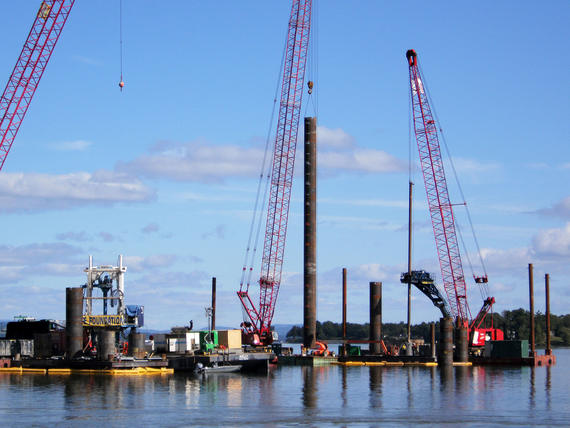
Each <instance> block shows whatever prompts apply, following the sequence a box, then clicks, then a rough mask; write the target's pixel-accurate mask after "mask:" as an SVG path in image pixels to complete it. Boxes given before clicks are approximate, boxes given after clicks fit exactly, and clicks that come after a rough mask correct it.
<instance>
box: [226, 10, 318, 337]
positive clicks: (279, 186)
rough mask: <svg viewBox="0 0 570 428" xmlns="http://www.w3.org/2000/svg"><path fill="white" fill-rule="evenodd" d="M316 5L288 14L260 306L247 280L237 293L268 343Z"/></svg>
mask: <svg viewBox="0 0 570 428" xmlns="http://www.w3.org/2000/svg"><path fill="white" fill-rule="evenodd" d="M311 8H312V1H311V0H293V5H292V8H291V16H290V19H289V29H288V33H287V46H286V50H285V61H284V67H283V80H282V83H281V101H280V103H279V116H278V123H277V132H276V135H275V146H274V150H273V163H272V170H271V183H270V190H269V204H268V209H267V221H266V226H265V241H264V245H263V256H262V261H261V275H260V279H259V286H260V295H259V306H258V307H256V306H255V305H254V303H253V301H252V300H251V298H250V296H249V284H247V285H244V284H243V283H242V285H241V286H240V291H238V293H237V294H238V297H239V299H240V301H241V303H242V305H243V307H244V310H245V312H246V313H247V317H248V318H249V320H250V322H251V326H250V328H251V333H252V334H256V335H258V337H259V341H260V342H261V343H262V344H269V343H271V341H272V335H271V331H270V329H271V320H272V319H273V314H274V312H275V303H276V301H277V295H278V294H279V286H280V284H281V270H282V266H283V255H284V251H285V238H286V235H287V220H288V215H289V201H290V198H291V187H292V183H293V168H294V164H295V151H296V145H297V132H298V129H299V118H300V114H301V101H302V96H303V82H304V77H305V65H306V61H307V52H308V47H309V35H310V30H311Z"/></svg>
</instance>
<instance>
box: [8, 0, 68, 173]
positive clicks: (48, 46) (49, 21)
mask: <svg viewBox="0 0 570 428" xmlns="http://www.w3.org/2000/svg"><path fill="white" fill-rule="evenodd" d="M74 3H75V0H44V1H42V3H41V5H40V8H39V10H38V12H37V14H36V19H35V20H34V23H33V24H32V28H31V30H30V33H29V34H28V38H27V39H26V42H25V43H24V47H23V48H22V51H21V53H20V56H19V57H18V61H17V62H16V65H15V67H14V70H13V71H12V74H11V75H10V78H9V79H8V84H7V85H6V88H5V89H4V92H3V93H2V96H1V97H0V170H2V167H3V166H4V162H5V161H6V157H7V156H8V153H9V152H10V149H11V148H12V144H13V143H14V140H15V138H16V135H17V134H18V130H19V129H20V125H21V124H22V121H23V120H24V117H25V115H26V112H27V111H28V107H29V106H30V103H31V101H32V98H33V96H34V93H35V92H36V89H37V87H38V84H39V82H40V79H41V78H42V75H43V73H44V70H45V68H46V66H47V64H48V62H49V59H50V57H51V54H52V53H53V50H54V48H55V45H56V43H57V41H58V40H59V36H60V34H61V31H62V30H63V27H64V25H65V22H66V21H67V18H68V16H69V13H70V12H71V8H72V7H73V4H74Z"/></svg>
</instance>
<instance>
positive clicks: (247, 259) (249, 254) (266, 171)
mask: <svg viewBox="0 0 570 428" xmlns="http://www.w3.org/2000/svg"><path fill="white" fill-rule="evenodd" d="M286 46H287V45H286V44H285V46H284V47H283V53H282V55H281V64H280V66H279V72H278V73H277V74H278V77H277V84H276V87H275V93H274V95H273V107H272V109H271V117H270V120H269V127H268V129H267V137H266V139H265V151H264V153H263V161H262V163H261V171H260V173H259V180H258V183H257V192H256V195H255V203H254V207H253V215H252V219H251V224H250V228H249V236H248V240H247V247H246V249H245V255H244V262H243V268H242V274H241V280H240V291H242V290H243V288H244V287H245V289H246V291H247V290H248V289H249V286H250V284H251V276H252V274H253V268H254V264H255V255H256V253H257V245H258V243H259V236H260V234H261V224H262V217H263V216H262V214H263V207H264V206H265V202H266V201H267V195H268V193H269V183H270V179H271V168H272V165H271V163H269V165H267V167H266V164H267V158H268V154H269V147H270V141H271V130H272V129H273V122H274V120H275V108H276V106H277V99H278V96H279V89H280V87H281V77H282V73H283V64H284V62H285V56H286ZM264 177H266V181H265V188H264V190H263V200H262V202H261V204H260V203H259V199H260V197H261V195H262V192H261V187H262V183H263V178H264ZM254 231H255V238H253V234H254ZM252 243H253V248H252ZM242 310H243V313H244V320H245V319H246V318H245V316H246V312H245V309H243V308H242Z"/></svg>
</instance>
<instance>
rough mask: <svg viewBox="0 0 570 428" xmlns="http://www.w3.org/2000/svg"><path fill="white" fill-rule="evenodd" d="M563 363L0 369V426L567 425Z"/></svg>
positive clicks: (568, 414)
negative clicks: (162, 370)
mask: <svg viewBox="0 0 570 428" xmlns="http://www.w3.org/2000/svg"><path fill="white" fill-rule="evenodd" d="M568 355H569V360H570V352H568ZM568 366H570V365H569V364H567V365H563V364H560V365H559V366H554V367H542V368H536V369H535V368H531V367H522V368H521V367H488V366H486V367H446V368H442V367H440V368H437V367H378V366H373V367H365V366H363V367H344V366H330V367H298V366H296V367H292V366H291V367H285V366H283V367H278V368H277V369H276V370H275V371H270V372H269V373H268V374H264V375H253V374H249V373H248V374H245V373H244V374H229V373H228V374H216V375H206V376H195V375H192V374H188V375H184V374H174V375H169V376H149V377H144V376H143V377H139V376H128V377H127V376H125V377H112V376H97V375H71V376H53V375H48V376H46V375H32V374H30V375H20V374H4V375H0V415H2V416H1V418H2V421H3V423H4V421H6V420H8V421H18V423H19V424H20V425H21V426H33V425H38V424H41V425H46V426H47V425H54V426H57V425H58V423H59V424H60V425H61V421H62V420H63V422H64V425H65V424H67V425H69V426H77V425H80V424H81V425H86V426H90V425H93V424H95V423H98V421H106V422H111V423H112V424H116V425H119V424H128V423H130V422H131V421H136V423H137V424H139V425H143V426H150V425H156V426H164V425H169V426H179V425H180V426H184V425H189V424H191V425H195V426H206V425H209V426H212V425H213V426H218V425H219V426H238V425H244V424H248V423H251V422H254V423H255V424H258V425H267V426H275V425H281V426H282V425H287V426H289V425H309V426H311V425H312V426H319V425H323V426H330V425H339V426H342V425H346V426H349V425H362V426H374V424H381V425H384V424H386V423H387V424H392V425H398V424H404V425H408V426H409V425H411V424H412V423H413V424H418V425H426V424H427V425H431V426H438V425H442V424H447V425H448V426H457V425H461V424H464V425H470V424H471V425H478V426H488V425H493V424H494V425H497V424H502V425H514V426H521V425H525V426H528V425H534V424H537V425H541V424H542V426H554V425H560V426H565V424H566V425H567V421H568V420H570V408H568V406H567V404H566V401H565V399H564V397H565V396H566V395H567V392H568V384H567V382H566V380H565V379H567V378H568V373H569V372H568ZM367 398H368V399H367ZM2 403H4V404H2ZM109 415H112V417H113V420H112V421H111V420H109V419H107V418H109ZM382 422H384V424H383V423H382Z"/></svg>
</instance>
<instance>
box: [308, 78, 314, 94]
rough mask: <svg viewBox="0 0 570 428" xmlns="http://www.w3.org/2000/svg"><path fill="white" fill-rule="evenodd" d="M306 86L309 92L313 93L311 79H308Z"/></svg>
mask: <svg viewBox="0 0 570 428" xmlns="http://www.w3.org/2000/svg"><path fill="white" fill-rule="evenodd" d="M307 86H308V87H309V94H312V93H313V86H314V83H313V81H312V80H309V81H308V82H307Z"/></svg>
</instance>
